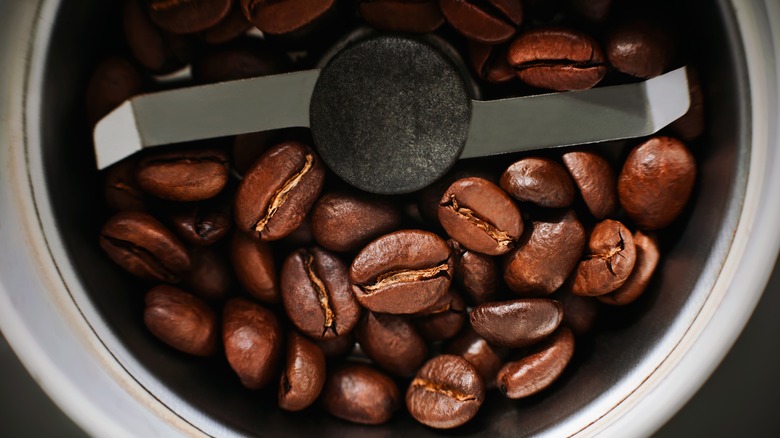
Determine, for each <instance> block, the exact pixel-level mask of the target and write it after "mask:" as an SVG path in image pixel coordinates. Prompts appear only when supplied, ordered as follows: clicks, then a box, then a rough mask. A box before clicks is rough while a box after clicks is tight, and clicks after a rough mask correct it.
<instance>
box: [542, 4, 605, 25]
mask: <svg viewBox="0 0 780 438" xmlns="http://www.w3.org/2000/svg"><path fill="white" fill-rule="evenodd" d="M542 1H547V0H542ZM570 5H571V8H572V10H573V12H574V13H575V14H577V15H579V16H580V17H582V18H584V19H586V20H588V21H591V22H594V23H603V22H604V21H606V19H607V17H608V16H609V11H610V8H611V6H612V0H570Z"/></svg>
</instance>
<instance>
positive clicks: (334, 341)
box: [312, 332, 355, 359]
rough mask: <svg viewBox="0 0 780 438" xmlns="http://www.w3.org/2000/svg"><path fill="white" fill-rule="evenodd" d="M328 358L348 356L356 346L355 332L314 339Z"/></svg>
mask: <svg viewBox="0 0 780 438" xmlns="http://www.w3.org/2000/svg"><path fill="white" fill-rule="evenodd" d="M312 341H313V342H314V343H315V344H317V346H318V347H320V350H322V352H323V353H325V357H327V358H328V359H338V358H342V357H346V356H347V355H348V354H349V353H351V352H352V350H353V349H354V348H355V333H354V332H349V333H347V334H346V335H344V336H339V337H337V338H326V339H323V338H318V339H313V340H312Z"/></svg>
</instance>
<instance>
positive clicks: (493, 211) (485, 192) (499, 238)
mask: <svg viewBox="0 0 780 438" xmlns="http://www.w3.org/2000/svg"><path fill="white" fill-rule="evenodd" d="M439 222H441V225H442V227H444V229H445V230H446V231H447V234H449V235H450V237H452V238H453V239H455V240H457V241H458V242H459V243H460V244H461V245H463V246H465V247H466V248H468V249H470V250H472V251H477V252H481V253H483V254H487V255H500V254H505V253H507V252H508V251H509V250H510V249H512V246H513V245H514V243H515V241H517V239H518V238H519V237H520V235H521V234H522V233H523V218H522V216H521V215H520V210H519V209H518V208H517V206H516V205H515V203H514V202H513V201H512V199H511V198H510V197H509V196H508V195H507V194H506V193H505V192H504V191H503V190H501V188H500V187H498V186H497V185H495V184H493V183H492V182H490V181H488V180H485V179H482V178H474V177H472V178H463V179H460V180H458V181H455V182H454V183H452V185H451V186H450V187H449V188H448V189H447V191H446V192H444V196H442V198H441V202H440V203H439Z"/></svg>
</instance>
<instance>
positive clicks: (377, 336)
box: [356, 312, 428, 377]
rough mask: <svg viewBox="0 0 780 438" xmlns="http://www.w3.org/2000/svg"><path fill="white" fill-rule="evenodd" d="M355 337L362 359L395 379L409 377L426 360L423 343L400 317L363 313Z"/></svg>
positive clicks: (407, 321)
mask: <svg viewBox="0 0 780 438" xmlns="http://www.w3.org/2000/svg"><path fill="white" fill-rule="evenodd" d="M356 334H357V341H358V343H359V344H360V348H361V349H362V350H363V352H364V353H365V354H366V356H368V357H369V358H371V360H372V361H374V363H376V364H377V365H379V367H380V368H382V369H384V370H385V371H387V372H389V373H392V374H395V375H397V376H401V377H408V376H411V375H413V374H414V372H415V370H417V368H419V367H420V365H421V364H422V363H423V362H424V361H425V358H426V357H427V356H428V346H427V345H426V344H425V340H424V339H423V338H422V336H420V334H419V333H418V332H417V330H416V329H415V328H414V325H413V324H412V323H411V322H410V321H409V320H408V319H406V318H404V317H402V316H398V315H387V314H380V313H374V312H366V314H365V315H364V316H363V318H362V319H361V320H360V324H358V327H357V331H356Z"/></svg>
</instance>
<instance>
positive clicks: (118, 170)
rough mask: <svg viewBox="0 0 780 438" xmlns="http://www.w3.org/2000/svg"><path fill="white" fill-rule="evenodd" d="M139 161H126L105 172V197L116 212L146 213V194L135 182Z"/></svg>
mask: <svg viewBox="0 0 780 438" xmlns="http://www.w3.org/2000/svg"><path fill="white" fill-rule="evenodd" d="M136 164H137V161H136V160H134V159H125V160H122V161H120V162H119V163H116V164H114V165H113V166H111V167H109V168H108V169H106V170H105V176H104V178H103V181H104V182H103V197H104V198H105V200H106V204H108V206H109V208H111V209H112V210H114V211H146V210H147V205H146V203H147V200H146V194H145V193H144V192H143V190H141V188H140V187H138V183H137V182H136V181H135V166H136Z"/></svg>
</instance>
